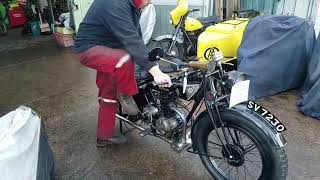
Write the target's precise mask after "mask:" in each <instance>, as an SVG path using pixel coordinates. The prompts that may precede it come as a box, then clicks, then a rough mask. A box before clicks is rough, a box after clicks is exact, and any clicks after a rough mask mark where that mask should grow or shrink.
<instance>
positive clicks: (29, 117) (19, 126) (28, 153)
mask: <svg viewBox="0 0 320 180" xmlns="http://www.w3.org/2000/svg"><path fill="white" fill-rule="evenodd" d="M53 166H54V159H53V153H52V151H51V148H50V146H49V144H48V140H47V135H46V132H45V129H44V126H43V124H42V122H41V120H40V117H39V116H38V115H37V113H35V112H34V111H32V110H31V109H30V108H27V107H24V106H22V107H20V108H18V109H16V110H14V111H12V112H10V113H8V114H6V115H4V116H2V117H0V174H1V175H0V180H26V179H28V180H50V179H52V177H53V173H54V167H53Z"/></svg>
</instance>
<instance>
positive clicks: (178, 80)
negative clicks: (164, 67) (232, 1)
mask: <svg viewBox="0 0 320 180" xmlns="http://www.w3.org/2000/svg"><path fill="white" fill-rule="evenodd" d="M211 52H212V57H213V58H212V60H210V61H207V62H201V61H190V62H183V61H181V60H179V59H176V58H173V59H170V60H169V59H164V58H163V57H164V55H165V53H164V51H163V50H162V49H161V48H154V49H153V50H151V51H150V54H149V58H150V60H152V61H161V62H162V63H170V64H171V65H172V67H173V68H174V70H175V71H174V73H173V74H172V82H173V86H172V87H171V88H161V87H159V86H157V85H155V84H154V83H153V80H152V77H150V76H149V75H148V73H146V72H141V71H140V72H137V74H136V77H137V81H138V87H139V93H138V94H137V95H136V96H135V97H134V99H135V101H136V103H137V105H138V107H139V109H140V111H141V112H140V114H139V115H136V116H128V115H126V114H125V113H123V112H122V111H121V107H120V108H119V112H118V114H117V118H118V119H120V120H121V122H122V123H124V124H126V125H128V124H129V125H131V126H133V127H134V128H137V129H139V130H140V136H142V137H144V136H147V135H150V136H154V137H158V138H161V139H162V140H164V141H165V142H168V143H169V144H170V147H171V148H172V149H173V150H174V151H176V152H182V151H183V150H187V151H188V152H190V153H194V154H198V155H199V156H200V159H201V161H202V163H203V164H204V166H205V167H206V169H207V170H208V172H209V173H210V174H211V175H212V177H213V178H215V179H265V180H271V179H272V180H280V179H285V178H286V175H287V168H288V163H287V157H286V153H285V150H284V145H285V144H286V142H285V139H284V137H283V136H282V134H281V132H283V131H284V130H285V127H284V125H283V124H282V123H280V121H279V120H278V119H276V118H275V116H274V115H272V114H271V113H270V112H269V111H267V110H266V109H265V108H263V107H262V106H260V105H258V104H256V103H255V102H253V101H248V102H244V103H240V104H237V105H235V106H233V107H229V105H230V93H232V88H233V87H234V85H236V84H238V83H241V82H243V81H244V80H245V75H244V74H242V73H240V72H237V71H230V72H225V71H224V70H223V68H222V64H223V62H222V59H223V56H222V53H221V52H220V51H218V50H217V49H216V48H214V49H213V50H212V51H211ZM203 105H204V106H203ZM199 112H200V113H199Z"/></svg>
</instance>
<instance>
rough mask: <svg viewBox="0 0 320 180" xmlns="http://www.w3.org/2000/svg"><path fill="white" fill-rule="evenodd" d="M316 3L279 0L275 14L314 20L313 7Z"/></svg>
mask: <svg viewBox="0 0 320 180" xmlns="http://www.w3.org/2000/svg"><path fill="white" fill-rule="evenodd" d="M317 1H318V0H303V1H302V0H281V1H279V2H278V7H277V12H276V13H277V14H282V15H295V16H299V17H302V18H307V19H311V20H315V17H314V10H315V8H314V7H315V5H316V3H317Z"/></svg>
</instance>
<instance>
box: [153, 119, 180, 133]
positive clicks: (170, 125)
mask: <svg viewBox="0 0 320 180" xmlns="http://www.w3.org/2000/svg"><path fill="white" fill-rule="evenodd" d="M178 125H179V122H178V121H177V120H176V119H175V118H174V117H173V118H169V119H167V118H165V117H162V118H159V119H158V120H157V121H156V128H157V130H158V131H163V132H166V133H167V132H170V131H172V130H174V129H175V128H176V127H177V126H178Z"/></svg>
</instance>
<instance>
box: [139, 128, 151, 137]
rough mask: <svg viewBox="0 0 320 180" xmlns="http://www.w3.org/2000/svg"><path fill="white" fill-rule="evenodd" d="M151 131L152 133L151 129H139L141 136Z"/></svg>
mask: <svg viewBox="0 0 320 180" xmlns="http://www.w3.org/2000/svg"><path fill="white" fill-rule="evenodd" d="M151 133H152V129H145V130H143V131H141V132H140V133H139V135H140V136H141V137H145V136H146V135H149V134H151Z"/></svg>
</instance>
